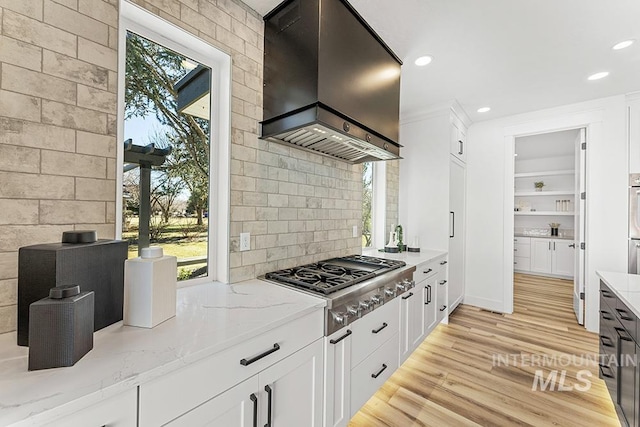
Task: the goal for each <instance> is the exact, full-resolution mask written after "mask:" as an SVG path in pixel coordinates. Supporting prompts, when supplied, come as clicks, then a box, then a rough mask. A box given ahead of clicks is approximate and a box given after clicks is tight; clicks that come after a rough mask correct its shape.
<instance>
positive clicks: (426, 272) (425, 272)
mask: <svg viewBox="0 0 640 427" xmlns="http://www.w3.org/2000/svg"><path fill="white" fill-rule="evenodd" d="M432 271H433V269H432V268H430V269H428V270H427V271H423V272H422V274H429V273H431V272H432Z"/></svg>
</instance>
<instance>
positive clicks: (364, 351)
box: [351, 297, 401, 366]
mask: <svg viewBox="0 0 640 427" xmlns="http://www.w3.org/2000/svg"><path fill="white" fill-rule="evenodd" d="M400 298H401V297H396V298H394V299H393V300H391V301H389V302H388V303H387V304H385V305H383V306H382V307H379V308H377V309H375V310H374V311H372V312H371V313H369V314H367V315H365V316H363V317H362V319H359V320H358V321H357V322H355V323H353V328H352V331H353V341H352V344H351V366H356V365H357V364H358V363H360V362H362V361H363V360H364V359H365V357H367V356H368V355H370V354H371V353H373V351H374V350H375V349H376V348H378V347H380V346H381V345H382V344H384V343H385V342H386V341H387V340H388V339H389V338H391V337H392V336H393V334H397V333H398V331H399V326H400V310H399V308H400ZM385 325H386V326H385ZM374 331H377V332H374ZM397 350H398V349H397V348H396V352H397Z"/></svg>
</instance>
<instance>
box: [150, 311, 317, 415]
mask: <svg viewBox="0 0 640 427" xmlns="http://www.w3.org/2000/svg"><path fill="white" fill-rule="evenodd" d="M323 332H324V313H323V310H317V311H315V312H313V313H310V314H308V315H306V316H304V317H302V318H300V319H297V320H296V321H295V322H291V323H288V324H285V325H283V326H280V327H278V328H275V329H272V330H269V331H267V332H265V333H263V334H262V335H259V336H257V337H254V338H252V339H250V340H247V341H245V342H243V343H241V344H238V345H236V346H233V347H231V348H228V349H226V350H224V351H221V352H219V353H216V354H214V355H212V356H210V357H208V358H205V359H203V360H200V361H198V362H194V363H191V364H189V365H187V366H185V367H183V368H181V369H179V370H177V371H174V372H171V373H169V374H166V375H163V376H161V377H159V378H156V379H154V380H152V381H150V382H148V383H144V384H141V385H140V388H139V426H140V427H147V426H153V427H155V426H158V425H163V424H166V423H167V422H169V421H171V420H174V419H176V418H178V417H180V416H182V415H183V414H186V413H187V412H189V411H191V410H193V409H194V408H196V407H198V406H200V405H202V404H203V403H205V402H208V401H210V400H211V399H212V398H215V397H216V396H218V395H220V394H221V393H223V392H224V391H226V390H229V389H231V388H232V387H234V386H236V385H238V384H240V383H241V382H243V381H245V380H247V379H249V378H251V377H252V376H254V375H257V374H260V373H262V372H264V371H265V370H266V369H267V368H270V367H271V366H272V365H274V364H276V363H278V362H279V361H281V360H283V359H285V358H287V357H289V356H292V355H293V354H294V353H296V352H298V351H299V350H300V349H302V348H306V347H307V346H309V345H310V344H311V343H313V342H315V341H316V340H318V339H320V338H322V337H323V335H324V333H323ZM320 357H322V343H320ZM289 360H296V359H289ZM291 363H294V362H291ZM314 363H319V364H320V368H319V369H320V371H321V370H322V360H321V359H318V360H317V361H316V362H314ZM291 366H292V365H291ZM317 384H319V386H320V394H321V393H322V376H320V378H318V379H317ZM259 392H260V393H262V394H264V393H266V392H265V391H264V390H262V389H261V390H260V391H259ZM280 393H282V392H280ZM301 396H302V395H301ZM320 399H321V397H320ZM260 400H261V401H263V400H264V399H260ZM158 402H162V405H158ZM276 405H278V404H276ZM300 405H301V406H302V403H300ZM315 408H317V411H320V414H321V410H322V409H321V408H322V402H321V400H319V401H318V406H316V407H315ZM320 416H321V415H320ZM303 425H304V424H303ZM307 425H309V424H307Z"/></svg>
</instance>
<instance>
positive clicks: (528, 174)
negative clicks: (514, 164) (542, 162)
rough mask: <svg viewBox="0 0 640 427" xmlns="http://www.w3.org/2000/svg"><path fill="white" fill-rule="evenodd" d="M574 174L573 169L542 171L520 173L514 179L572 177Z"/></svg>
mask: <svg viewBox="0 0 640 427" xmlns="http://www.w3.org/2000/svg"><path fill="white" fill-rule="evenodd" d="M575 173H576V171H575V170H573V169H566V170H558V171H543V172H522V173H516V174H515V175H514V177H516V178H533V177H536V176H558V175H574V174H575Z"/></svg>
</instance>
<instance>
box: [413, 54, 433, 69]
mask: <svg viewBox="0 0 640 427" xmlns="http://www.w3.org/2000/svg"><path fill="white" fill-rule="evenodd" d="M431 61H433V57H432V56H429V55H425V56H421V57H420V58H418V59H416V61H415V64H416V65H417V66H418V67H424V66H425V65H429V64H430V63H431Z"/></svg>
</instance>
